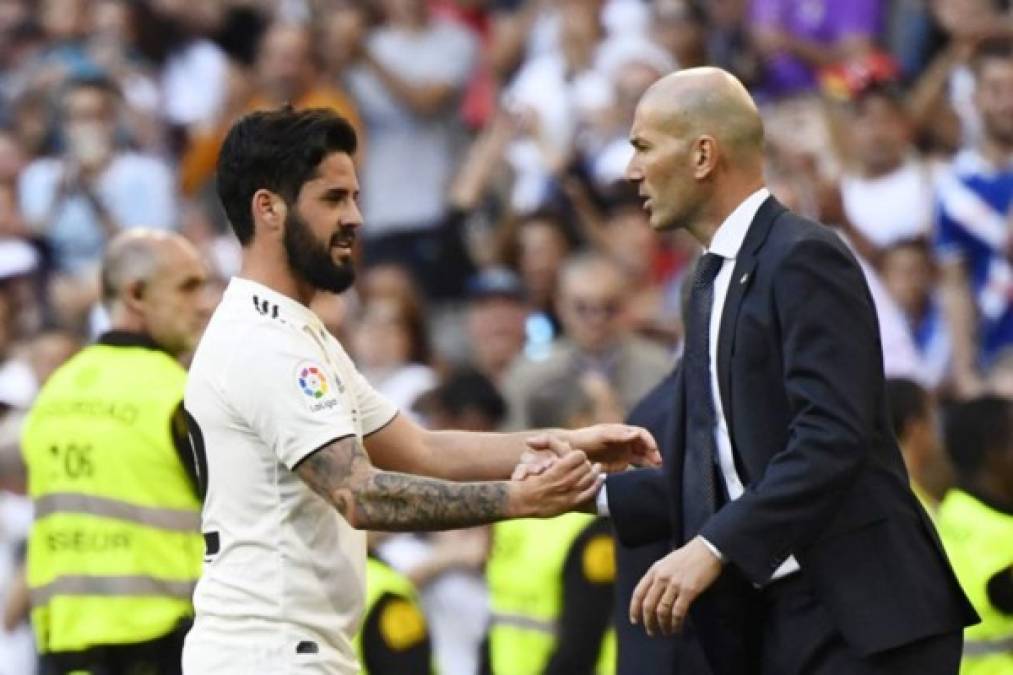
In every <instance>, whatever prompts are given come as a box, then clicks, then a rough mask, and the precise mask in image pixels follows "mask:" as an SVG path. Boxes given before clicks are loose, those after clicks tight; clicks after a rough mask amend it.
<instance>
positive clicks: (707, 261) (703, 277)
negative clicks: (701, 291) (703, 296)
mask: <svg viewBox="0 0 1013 675" xmlns="http://www.w3.org/2000/svg"><path fill="white" fill-rule="evenodd" d="M724 261H725V259H724V258H722V257H721V256H719V255H718V254H717V253H704V254H703V255H702V256H700V259H699V260H698V261H697V263H696V276H695V277H694V280H693V283H694V284H695V285H697V286H709V285H711V284H712V283H714V278H715V277H717V275H718V271H719V270H720V269H721V263H723V262H724Z"/></svg>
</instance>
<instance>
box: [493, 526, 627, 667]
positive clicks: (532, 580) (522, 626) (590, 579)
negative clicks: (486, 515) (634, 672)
mask: <svg viewBox="0 0 1013 675" xmlns="http://www.w3.org/2000/svg"><path fill="white" fill-rule="evenodd" d="M492 541H493V543H492V552H491V553H490V556H489V561H488V563H487V565H486V580H487V581H488V584H489V602H490V605H491V608H492V617H491V625H490V629H489V640H488V642H489V645H488V666H487V668H486V671H487V672H489V673H492V675H592V674H593V675H612V673H615V663H616V652H615V633H614V631H613V630H612V628H611V619H612V604H613V587H614V584H615V574H616V568H615V544H614V540H613V538H612V532H611V529H610V527H609V524H608V521H607V520H606V519H604V518H596V517H594V516H590V515H587V514H582V513H568V514H565V515H562V516H559V517H556V518H550V519H547V520H533V519H526V520H513V521H507V522H503V523H496V524H495V525H494V526H493V540H492Z"/></svg>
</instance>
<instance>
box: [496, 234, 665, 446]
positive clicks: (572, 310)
mask: <svg viewBox="0 0 1013 675" xmlns="http://www.w3.org/2000/svg"><path fill="white" fill-rule="evenodd" d="M626 287H627V283H626V279H625V277H624V275H623V272H622V270H621V269H620V268H619V267H618V266H617V265H616V263H614V262H613V261H612V260H610V259H609V258H606V257H605V256H602V255H600V254H596V253H587V254H581V255H577V256H574V257H573V258H571V259H570V260H569V261H567V263H566V265H565V266H564V267H563V269H562V271H561V272H560V279H559V290H558V292H557V298H556V308H557V311H558V312H559V319H560V321H561V322H562V324H563V334H564V336H563V337H562V338H560V339H559V340H557V341H556V344H555V345H554V346H553V349H552V351H551V352H550V354H549V356H548V357H547V358H545V359H543V360H540V361H536V360H533V359H531V358H528V357H523V358H522V359H521V360H519V361H518V362H517V363H515V364H514V366H513V367H512V368H511V370H510V372H509V373H508V374H507V377H506V381H505V383H504V387H503V388H504V391H505V394H506V397H507V400H508V402H509V409H510V414H511V418H510V420H509V422H508V426H509V427H510V428H526V427H527V426H528V425H529V420H527V419H526V413H525V411H526V410H527V409H528V405H527V403H528V401H529V399H530V398H531V397H532V395H533V394H534V393H535V392H537V391H539V390H540V389H541V388H542V387H543V386H544V385H545V384H546V383H547V382H552V381H556V380H558V379H560V378H562V377H566V376H573V377H574V378H579V376H580V375H582V374H584V373H589V372H590V373H599V374H601V375H602V376H604V377H605V379H606V380H607V381H608V383H609V384H610V385H611V386H612V388H613V390H614V392H615V394H616V396H617V398H618V399H619V402H620V403H621V404H622V407H623V409H624V410H629V409H630V408H632V406H633V405H634V404H635V403H636V402H637V401H638V400H640V399H641V398H642V397H643V396H644V395H645V394H646V393H647V392H648V391H650V389H651V388H652V387H653V386H654V385H655V384H656V383H657V382H658V381H659V380H660V379H661V378H662V376H663V375H664V374H665V373H667V372H668V371H669V369H670V366H671V363H672V358H671V356H670V355H669V354H668V353H667V352H666V351H665V349H664V348H662V347H660V346H658V345H656V344H654V343H652V342H648V341H646V340H644V339H641V338H638V337H636V336H634V335H632V334H631V333H630V330H629V328H628V324H627V323H626V322H625V321H624V320H623V319H624V313H625V312H626V310H627V309H628V299H629V296H628V293H627V291H626Z"/></svg>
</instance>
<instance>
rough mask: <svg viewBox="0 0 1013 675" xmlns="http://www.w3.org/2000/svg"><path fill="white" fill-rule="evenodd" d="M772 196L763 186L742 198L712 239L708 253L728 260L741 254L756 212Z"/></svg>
mask: <svg viewBox="0 0 1013 675" xmlns="http://www.w3.org/2000/svg"><path fill="white" fill-rule="evenodd" d="M769 196H770V191H769V190H767V188H765V187H763V188H760V189H759V190H757V191H756V192H754V193H753V194H751V195H749V196H748V197H746V198H745V199H744V200H742V203H740V204H739V205H738V206H736V207H735V210H734V211H732V212H731V213H730V214H728V217H727V218H725V220H724V222H723V223H721V225H720V226H719V227H718V229H717V232H715V233H714V238H713V239H711V245H710V248H708V249H707V253H714V254H717V255H719V256H721V257H722V258H725V259H726V260H734V259H735V258H737V257H738V255H739V249H741V248H742V242H743V241H745V240H746V233H747V232H749V226H750V225H751V224H752V223H753V219H754V218H756V212H757V211H759V210H760V207H761V206H763V202H765V201H766V200H767V197H769Z"/></svg>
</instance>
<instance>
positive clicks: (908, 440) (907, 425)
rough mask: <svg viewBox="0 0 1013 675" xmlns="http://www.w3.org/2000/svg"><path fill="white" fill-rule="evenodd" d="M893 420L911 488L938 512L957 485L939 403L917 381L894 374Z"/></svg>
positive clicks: (889, 391)
mask: <svg viewBox="0 0 1013 675" xmlns="http://www.w3.org/2000/svg"><path fill="white" fill-rule="evenodd" d="M886 398H887V403H888V405H889V406H890V421H891V423H892V424H893V430H894V433H895V434H896V435H897V441H898V442H899V444H900V452H901V454H902V455H903V456H904V465H905V466H906V467H907V471H908V474H909V475H910V477H911V490H912V491H913V492H914V493H915V496H917V497H918V499H919V500H920V501H921V503H922V506H923V507H925V510H926V511H927V512H928V513H929V515H930V516H934V515H935V513H936V511H937V510H938V508H939V501H940V500H941V499H942V498H943V495H944V494H946V491H947V490H948V489H949V488H950V487H951V486H952V485H953V470H952V469H951V468H950V463H949V461H948V460H947V458H946V454H945V449H944V447H943V439H942V437H941V435H940V431H941V427H942V425H941V422H940V418H939V411H938V409H937V403H936V401H935V400H934V399H933V396H932V394H930V393H929V392H928V391H926V390H925V389H924V388H923V387H922V386H921V385H919V384H918V383H917V382H912V381H911V380H905V379H901V378H894V379H890V380H887V382H886Z"/></svg>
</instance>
